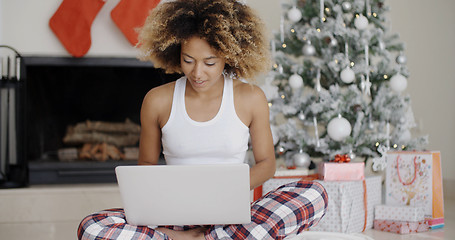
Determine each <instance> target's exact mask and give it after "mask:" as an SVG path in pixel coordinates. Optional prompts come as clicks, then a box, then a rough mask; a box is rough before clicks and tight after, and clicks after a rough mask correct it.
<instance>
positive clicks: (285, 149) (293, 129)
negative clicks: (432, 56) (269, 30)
mask: <svg viewBox="0 0 455 240" xmlns="http://www.w3.org/2000/svg"><path fill="white" fill-rule="evenodd" d="M388 10H389V9H388V7H387V6H386V5H385V4H384V0H295V1H292V0H291V2H286V3H283V4H282V16H281V22H280V29H279V31H277V32H275V33H274V37H273V39H272V41H271V47H272V56H273V60H274V65H273V69H272V71H271V72H270V73H269V74H268V76H267V77H266V79H265V82H264V85H263V90H264V92H265V93H266V96H267V98H268V100H269V106H270V113H271V123H272V133H273V136H274V143H275V146H276V152H277V154H279V155H284V156H286V159H287V160H291V162H292V159H293V157H294V159H295V156H300V161H301V160H302V154H303V155H304V156H311V157H313V158H323V159H325V160H333V159H334V158H335V156H336V155H343V156H346V155H347V156H349V157H350V158H351V159H353V158H355V157H361V158H363V159H365V160H366V159H367V158H378V157H381V155H382V154H384V153H385V152H386V151H388V150H418V149H421V148H423V147H424V146H425V145H426V144H427V137H422V136H419V137H413V136H412V134H411V132H412V131H411V130H412V128H414V127H415V126H416V123H415V120H414V116H413V112H412V109H411V101H410V97H409V96H408V95H406V94H404V92H403V91H404V90H405V89H406V86H407V82H408V78H409V72H408V70H407V67H406V61H407V60H406V56H405V53H404V50H405V49H404V47H405V46H404V44H403V43H402V42H400V41H399V36H398V34H393V33H390V32H389V27H388V26H387V21H386V20H387V19H386V17H387V16H386V12H387V11H388ZM304 156H303V157H304ZM304 158H305V157H304ZM297 159H299V158H297ZM298 161H299V160H298ZM294 163H296V162H295V161H294ZM297 165H298V163H297Z"/></svg>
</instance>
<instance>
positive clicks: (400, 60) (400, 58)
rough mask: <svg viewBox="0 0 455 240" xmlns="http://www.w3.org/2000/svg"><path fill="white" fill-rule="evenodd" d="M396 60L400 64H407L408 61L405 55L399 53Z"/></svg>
mask: <svg viewBox="0 0 455 240" xmlns="http://www.w3.org/2000/svg"><path fill="white" fill-rule="evenodd" d="M395 60H396V61H397V63H398V64H405V63H406V62H407V61H408V59H407V58H406V56H405V55H399V56H398V57H397V58H396V59H395Z"/></svg>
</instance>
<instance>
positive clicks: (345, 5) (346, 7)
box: [341, 2, 352, 12]
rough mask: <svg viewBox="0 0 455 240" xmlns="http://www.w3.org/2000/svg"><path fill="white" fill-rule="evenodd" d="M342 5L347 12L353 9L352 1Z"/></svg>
mask: <svg viewBox="0 0 455 240" xmlns="http://www.w3.org/2000/svg"><path fill="white" fill-rule="evenodd" d="M341 6H342V7H343V10H344V11H345V12H348V11H351V9H352V5H351V3H350V2H343V3H342V4H341Z"/></svg>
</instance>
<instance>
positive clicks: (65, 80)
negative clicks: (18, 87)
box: [23, 56, 179, 184]
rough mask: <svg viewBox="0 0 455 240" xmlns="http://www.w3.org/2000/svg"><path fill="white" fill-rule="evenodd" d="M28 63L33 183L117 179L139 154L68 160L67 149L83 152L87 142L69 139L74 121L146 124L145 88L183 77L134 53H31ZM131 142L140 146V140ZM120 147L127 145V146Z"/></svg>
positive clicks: (27, 101)
mask: <svg viewBox="0 0 455 240" xmlns="http://www.w3.org/2000/svg"><path fill="white" fill-rule="evenodd" d="M23 63H24V67H25V69H24V71H25V79H26V80H25V82H26V84H25V95H26V97H25V104H24V106H23V107H25V116H26V121H25V126H24V128H25V139H26V140H25V145H26V146H25V153H26V156H25V158H26V160H27V162H28V169H29V182H30V184H44V183H45V184H49V183H99V182H115V181H116V179H115V173H114V168H115V167H116V166H118V165H134V164H137V159H132V158H131V157H129V158H128V160H125V159H124V158H121V159H118V158H117V159H112V158H109V157H105V158H102V159H101V161H100V159H90V157H89V158H85V159H69V160H63V161H62V157H61V154H60V157H59V153H62V151H67V152H73V153H74V154H76V155H77V154H78V152H80V151H81V149H82V148H83V147H82V144H78V143H74V142H73V143H65V142H64V141H63V139H64V137H65V135H66V134H67V133H68V127H69V126H74V125H76V124H78V123H85V122H89V123H94V122H98V123H100V122H101V123H105V124H118V123H122V122H125V121H127V122H129V123H132V124H136V125H138V126H140V125H139V124H140V107H141V103H142V99H143V97H144V96H145V94H146V93H147V92H148V91H149V90H150V89H152V88H154V87H156V86H159V85H161V84H164V83H167V82H170V81H173V80H175V79H177V78H178V77H179V75H176V74H174V75H169V74H165V73H164V72H163V71H162V70H161V69H156V68H154V67H153V65H152V64H151V63H147V62H141V61H139V60H137V59H134V58H88V57H86V58H65V57H35V56H29V57H24V58H23ZM101 144H105V143H101ZM103 146H104V145H103ZM128 147H129V148H133V149H137V147H138V144H135V145H133V146H128ZM119 149H120V150H121V151H123V147H122V146H120V147H119Z"/></svg>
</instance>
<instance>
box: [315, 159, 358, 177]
mask: <svg viewBox="0 0 455 240" xmlns="http://www.w3.org/2000/svg"><path fill="white" fill-rule="evenodd" d="M318 174H319V179H322V180H325V181H355V180H363V179H364V178H365V164H364V163H363V162H355V163H353V162H350V163H336V162H321V163H319V165H318Z"/></svg>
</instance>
